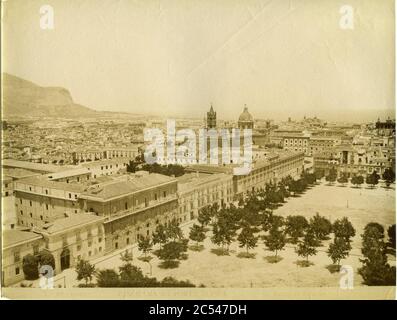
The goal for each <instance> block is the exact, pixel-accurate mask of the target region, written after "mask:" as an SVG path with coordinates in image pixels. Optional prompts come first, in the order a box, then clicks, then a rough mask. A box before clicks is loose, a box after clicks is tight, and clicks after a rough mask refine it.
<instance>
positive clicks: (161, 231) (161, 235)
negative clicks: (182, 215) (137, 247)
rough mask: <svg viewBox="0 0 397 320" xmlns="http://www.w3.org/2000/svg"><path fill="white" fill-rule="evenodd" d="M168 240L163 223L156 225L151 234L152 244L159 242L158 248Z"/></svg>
mask: <svg viewBox="0 0 397 320" xmlns="http://www.w3.org/2000/svg"><path fill="white" fill-rule="evenodd" d="M167 240H168V233H167V228H166V227H164V225H162V224H159V225H157V227H156V230H155V231H154V233H153V234H152V242H153V244H155V245H156V244H159V245H160V250H161V248H162V246H163V245H164V244H165V243H166V242H167Z"/></svg>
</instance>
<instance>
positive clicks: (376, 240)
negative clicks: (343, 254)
mask: <svg viewBox="0 0 397 320" xmlns="http://www.w3.org/2000/svg"><path fill="white" fill-rule="evenodd" d="M362 239H363V243H362V249H361V252H362V254H363V256H364V259H360V261H361V262H362V267H361V268H360V269H359V270H358V273H359V274H360V275H361V276H362V277H363V280H364V284H366V285H369V286H389V285H391V286H395V285H396V268H395V267H391V266H390V265H389V264H388V263H387V255H386V243H385V242H384V233H383V232H381V230H380V228H379V226H377V224H375V223H372V224H369V225H367V226H366V227H365V228H364V233H363V234H362Z"/></svg>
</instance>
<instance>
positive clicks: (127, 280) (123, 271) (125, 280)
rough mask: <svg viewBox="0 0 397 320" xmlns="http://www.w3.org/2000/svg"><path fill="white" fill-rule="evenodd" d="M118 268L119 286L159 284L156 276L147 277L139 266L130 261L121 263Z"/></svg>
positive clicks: (135, 286)
mask: <svg viewBox="0 0 397 320" xmlns="http://www.w3.org/2000/svg"><path fill="white" fill-rule="evenodd" d="M119 270H120V272H119V278H120V283H119V286H120V287H127V288H131V287H134V288H140V287H158V286H159V284H158V281H157V280H156V278H149V277H147V276H145V275H144V274H143V272H142V270H141V269H140V268H139V267H137V266H134V265H132V264H131V263H125V264H123V265H122V266H121V267H119Z"/></svg>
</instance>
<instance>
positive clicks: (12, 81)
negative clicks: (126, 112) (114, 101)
mask: <svg viewBox="0 0 397 320" xmlns="http://www.w3.org/2000/svg"><path fill="white" fill-rule="evenodd" d="M2 80H3V117H4V118H7V117H12V116H20V117H27V116H29V117H59V118H77V117H91V116H95V115H96V114H97V111H95V110H92V109H90V108H87V107H85V106H82V105H79V104H76V103H74V101H73V98H72V96H71V95H70V92H69V91H68V90H66V89H65V88H59V87H41V86H38V85H36V84H35V83H33V82H30V81H27V80H24V79H21V78H18V77H16V76H13V75H10V74H8V73H3V77H2Z"/></svg>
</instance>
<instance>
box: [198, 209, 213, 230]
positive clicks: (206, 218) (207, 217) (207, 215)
mask: <svg viewBox="0 0 397 320" xmlns="http://www.w3.org/2000/svg"><path fill="white" fill-rule="evenodd" d="M211 217H212V212H211V207H210V206H206V207H203V208H202V209H201V210H200V212H199V215H198V217H197V221H198V222H200V224H201V225H202V226H203V227H205V226H207V225H208V224H209V223H210V222H211Z"/></svg>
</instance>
